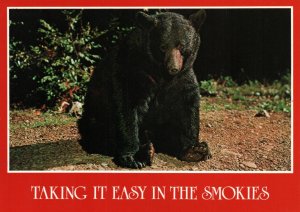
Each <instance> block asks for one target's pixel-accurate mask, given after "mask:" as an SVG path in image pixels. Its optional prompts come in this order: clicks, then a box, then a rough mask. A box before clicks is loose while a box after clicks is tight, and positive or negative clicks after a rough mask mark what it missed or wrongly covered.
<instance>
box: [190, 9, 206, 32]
mask: <svg viewBox="0 0 300 212" xmlns="http://www.w3.org/2000/svg"><path fill="white" fill-rule="evenodd" d="M205 19H206V12H205V10H199V11H197V12H196V13H194V14H192V15H190V17H189V20H190V22H191V23H192V25H193V27H194V28H195V29H196V31H197V32H199V31H200V29H201V26H202V24H203V23H204V21H205Z"/></svg>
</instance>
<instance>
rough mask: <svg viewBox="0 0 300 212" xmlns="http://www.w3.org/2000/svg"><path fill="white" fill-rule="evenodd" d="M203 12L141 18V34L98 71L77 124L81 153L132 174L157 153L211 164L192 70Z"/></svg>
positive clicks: (140, 15)
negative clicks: (108, 157)
mask: <svg viewBox="0 0 300 212" xmlns="http://www.w3.org/2000/svg"><path fill="white" fill-rule="evenodd" d="M205 16H206V15H205V11H204V10H199V11H198V12H197V13H195V14H193V15H191V16H190V18H189V20H187V19H185V18H184V17H183V16H181V15H179V14H176V13H171V12H165V13H160V14H157V15H147V14H145V13H143V12H139V13H137V16H136V20H137V27H136V29H135V30H134V31H133V32H132V33H130V34H129V36H128V37H127V39H125V40H124V42H122V43H121V44H120V45H119V46H118V47H116V48H115V49H114V50H113V51H111V52H110V54H109V55H108V56H107V59H106V60H105V61H104V62H103V63H101V64H100V66H98V67H97V69H96V70H95V72H94V74H93V76H92V79H91V81H90V84H89V88H88V92H87V95H86V98H85V104H84V112H83V116H82V118H81V119H80V120H79V123H78V124H79V132H80V134H81V136H82V140H81V145H82V146H83V148H84V149H85V150H86V151H88V152H94V153H96V152H97V153H106V154H112V155H113V156H114V161H115V162H116V163H117V164H118V165H120V166H122V167H129V168H142V167H144V166H145V165H151V162H152V158H153V155H154V148H153V146H154V147H155V149H156V150H158V151H160V152H165V153H168V154H171V155H174V156H177V157H178V158H179V159H182V160H186V161H199V160H206V159H208V158H210V152H209V149H208V146H207V144H206V143H205V142H201V143H199V140H198V139H199V101H200V93H199V87H198V83H197V80H196V77H195V74H194V71H193V63H194V61H195V59H196V57H197V52H198V48H199V45H200V36H199V30H200V27H201V25H202V23H203V21H204V19H205Z"/></svg>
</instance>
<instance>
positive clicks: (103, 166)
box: [9, 110, 291, 171]
mask: <svg viewBox="0 0 300 212" xmlns="http://www.w3.org/2000/svg"><path fill="white" fill-rule="evenodd" d="M32 114H33V112H28V113H27V115H24V114H22V115H18V114H17V113H13V114H11V116H10V124H11V125H15V124H20V123H21V124H22V123H26V124H28V125H30V124H31V123H33V122H35V121H37V120H39V119H42V117H41V116H38V115H35V116H33V115H32ZM255 114H256V111H251V110H246V111H235V110H223V111H211V112H201V114H200V119H201V129H200V134H201V135H200V137H201V140H204V141H207V142H208V144H209V146H210V148H211V152H212V159H210V160H208V161H205V162H198V163H187V162H183V161H180V160H177V159H176V158H174V157H170V156H168V155H165V154H162V153H157V154H156V156H155V160H154V164H153V165H152V166H151V167H146V168H144V169H142V171H290V170H291V117H290V114H287V113H270V117H265V116H262V117H256V116H255ZM9 138H10V151H9V154H10V155H9V157H10V163H9V164H10V170H43V171H85V170H89V171H120V170H128V169H124V168H120V167H117V166H116V165H115V164H114V163H113V162H112V158H111V157H108V156H103V155H98V154H87V153H86V152H84V151H83V150H82V149H81V147H80V145H79V144H78V140H79V138H80V136H79V134H78V131H77V127H76V123H75V121H73V122H70V123H67V124H64V125H51V126H40V127H35V128H30V127H28V128H27V127H20V128H15V129H13V130H10V136H9Z"/></svg>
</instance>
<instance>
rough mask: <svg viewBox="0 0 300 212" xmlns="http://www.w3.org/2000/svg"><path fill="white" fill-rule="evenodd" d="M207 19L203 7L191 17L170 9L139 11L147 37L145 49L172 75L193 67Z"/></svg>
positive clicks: (139, 17) (140, 21) (139, 23)
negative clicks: (159, 11) (153, 13)
mask: <svg viewBox="0 0 300 212" xmlns="http://www.w3.org/2000/svg"><path fill="white" fill-rule="evenodd" d="M205 18H206V13H205V11H204V10H199V11H198V12H196V13H195V14H192V15H191V16H190V17H189V19H185V18H184V17H183V16H182V15H179V14H176V13H171V12H165V13H160V14H156V15H147V14H145V13H143V12H139V13H137V24H138V26H139V27H140V28H141V29H142V30H143V31H145V32H146V33H145V34H146V35H147V36H148V39H147V40H148V42H147V44H146V45H147V46H146V49H147V53H148V56H149V57H150V59H151V60H152V61H153V62H155V63H156V64H159V66H160V67H163V70H165V71H166V72H167V73H168V75H171V76H174V75H176V74H178V73H181V72H182V71H184V70H188V69H190V68H192V67H193V63H194V61H195V59H196V57H197V52H198V48H199V46H200V35H199V31H200V28H201V26H202V24H203V22H204V20H205Z"/></svg>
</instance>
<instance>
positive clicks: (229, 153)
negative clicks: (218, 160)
mask: <svg viewBox="0 0 300 212" xmlns="http://www.w3.org/2000/svg"><path fill="white" fill-rule="evenodd" d="M221 153H222V154H228V155H234V156H237V157H241V156H242V155H241V154H240V153H237V152H233V151H231V150H229V149H222V150H221Z"/></svg>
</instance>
